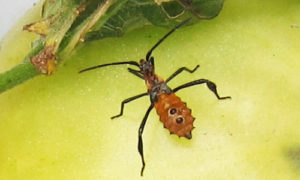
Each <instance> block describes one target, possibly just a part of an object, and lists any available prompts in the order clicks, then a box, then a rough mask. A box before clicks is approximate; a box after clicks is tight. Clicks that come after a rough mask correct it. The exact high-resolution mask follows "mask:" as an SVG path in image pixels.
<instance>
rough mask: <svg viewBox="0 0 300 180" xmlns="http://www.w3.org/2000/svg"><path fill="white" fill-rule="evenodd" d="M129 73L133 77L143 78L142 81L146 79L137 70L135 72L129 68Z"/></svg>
mask: <svg viewBox="0 0 300 180" xmlns="http://www.w3.org/2000/svg"><path fill="white" fill-rule="evenodd" d="M128 71H129V72H130V73H132V74H133V75H135V76H137V77H139V78H141V79H145V78H144V76H143V75H142V74H141V72H140V71H137V70H134V69H131V68H128Z"/></svg>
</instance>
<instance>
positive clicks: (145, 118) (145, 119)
mask: <svg viewBox="0 0 300 180" xmlns="http://www.w3.org/2000/svg"><path fill="white" fill-rule="evenodd" d="M153 106H154V105H153V104H151V105H150V106H149V108H148V110H147V112H146V114H145V116H144V118H143V121H142V123H141V125H140V128H139V132H138V136H139V142H138V150H139V153H140V156H141V158H142V163H143V166H142V169H141V176H143V172H144V169H145V165H146V164H145V159H144V148H143V137H142V135H143V131H144V127H145V124H146V122H147V119H148V116H149V114H150V112H151V110H152V109H153Z"/></svg>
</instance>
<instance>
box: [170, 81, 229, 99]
mask: <svg viewBox="0 0 300 180" xmlns="http://www.w3.org/2000/svg"><path fill="white" fill-rule="evenodd" d="M203 83H206V85H207V87H208V88H209V90H211V91H212V92H213V93H214V94H215V95H216V97H217V98H218V99H230V98H231V97H230V96H225V97H220V96H219V94H218V92H217V86H216V84H215V83H213V82H211V81H209V80H207V79H198V80H196V81H192V82H189V83H186V84H183V85H181V86H178V87H177V88H175V89H173V92H174V93H175V92H176V91H179V90H180V89H184V88H187V87H190V86H194V85H198V84H203Z"/></svg>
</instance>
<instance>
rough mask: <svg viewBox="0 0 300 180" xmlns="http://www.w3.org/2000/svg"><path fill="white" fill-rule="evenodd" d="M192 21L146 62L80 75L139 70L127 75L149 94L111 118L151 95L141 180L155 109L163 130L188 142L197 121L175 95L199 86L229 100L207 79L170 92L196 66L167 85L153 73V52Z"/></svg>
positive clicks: (139, 142)
mask: <svg viewBox="0 0 300 180" xmlns="http://www.w3.org/2000/svg"><path fill="white" fill-rule="evenodd" d="M190 19H191V18H189V19H187V20H185V21H183V22H182V23H180V24H179V25H177V26H176V27H175V28H173V29H172V30H171V31H170V32H168V33H167V34H166V35H165V36H164V37H162V38H161V39H160V40H159V41H158V42H157V43H156V44H155V45H154V46H153V47H152V48H151V49H150V50H149V51H148V53H147V54H146V58H145V59H141V60H140V62H139V63H138V62H136V61H125V62H115V63H109V64H101V65H97V66H93V67H89V68H86V69H83V70H81V71H79V72H80V73H82V72H86V71H89V70H93V69H96V68H102V67H106V66H114V65H124V64H129V65H133V66H136V67H137V68H138V70H135V69H132V68H128V71H129V72H130V73H132V74H134V75H135V76H137V77H139V78H141V79H143V80H144V81H145V83H146V85H147V89H148V91H147V92H146V93H142V94H139V95H136V96H133V97H130V98H128V99H125V100H124V101H122V103H121V111H120V113H119V114H118V115H116V116H113V117H111V118H112V119H114V118H117V117H120V116H122V115H123V110H124V105H125V104H126V103H129V102H131V101H133V100H136V99H138V98H141V97H144V96H147V95H149V96H150V102H151V104H150V106H149V107H148V109H147V111H146V114H145V116H144V118H143V120H142V122H141V124H140V127H139V130H138V138H139V140H138V151H139V153H140V156H141V158H142V163H143V166H142V169H141V176H142V175H143V171H144V169H145V160H144V151H143V138H142V134H143V131H144V127H145V124H146V121H147V119H148V116H149V114H150V112H151V110H152V109H153V107H155V109H156V112H157V114H158V115H159V116H160V121H161V122H162V123H163V124H164V127H165V128H167V129H169V131H170V133H171V134H177V135H178V136H179V137H186V138H187V139H191V138H192V133H191V132H192V130H193V129H194V126H193V122H194V120H195V118H194V117H193V116H192V115H191V110H190V109H189V108H188V107H187V106H186V103H184V102H182V101H181V99H180V98H179V97H178V96H176V95H175V93H176V92H177V91H179V90H181V89H184V88H187V87H190V86H194V85H198V84H206V85H207V87H208V88H209V90H211V91H212V92H213V93H214V94H215V95H216V97H217V98H218V99H219V100H221V99H228V98H230V96H226V97H220V96H219V94H218V92H217V87H216V85H215V83H213V82H211V81H209V80H207V79H198V80H195V81H191V82H189V83H186V84H183V85H181V86H178V87H176V88H174V89H171V88H170V87H169V86H168V85H167V83H168V82H169V81H171V80H172V79H173V78H174V77H176V76H177V75H178V74H180V73H181V72H183V71H187V72H189V73H193V72H195V71H196V70H197V69H198V67H199V65H197V66H196V67H195V68H194V69H192V70H190V69H188V68H186V67H181V68H179V69H178V70H177V71H175V72H174V73H173V74H172V75H171V76H170V77H169V78H168V79H167V80H166V81H164V80H163V79H162V78H160V77H159V76H157V75H156V74H155V72H154V57H152V56H151V53H152V51H153V50H154V49H155V48H156V47H157V46H158V45H159V44H160V43H162V42H163V41H164V40H165V39H166V38H167V37H168V36H169V35H170V34H172V33H173V32H174V31H175V30H176V29H178V28H179V27H181V26H182V25H184V24H185V23H187V22H188V21H189V20H190Z"/></svg>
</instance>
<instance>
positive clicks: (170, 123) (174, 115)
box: [154, 93, 195, 139]
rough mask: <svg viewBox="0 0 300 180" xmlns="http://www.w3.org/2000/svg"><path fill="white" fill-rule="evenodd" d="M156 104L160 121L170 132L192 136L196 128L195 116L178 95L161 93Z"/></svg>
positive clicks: (189, 137) (180, 135)
mask: <svg viewBox="0 0 300 180" xmlns="http://www.w3.org/2000/svg"><path fill="white" fill-rule="evenodd" d="M154 106H155V108H156V112H157V114H158V115H159V116H160V121H161V122H162V123H163V124H164V127H165V128H167V129H169V131H170V133H172V134H177V135H178V136H179V137H182V136H184V137H186V138H188V139H191V138H192V134H191V131H192V130H193V129H194V126H193V122H194V120H195V118H194V117H193V116H192V114H191V110H190V109H189V108H188V107H187V106H186V103H184V102H182V101H181V99H180V98H179V97H178V96H176V95H175V94H174V93H171V94H166V93H163V94H160V95H159V96H158V100H157V102H156V103H155V104H154Z"/></svg>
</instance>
